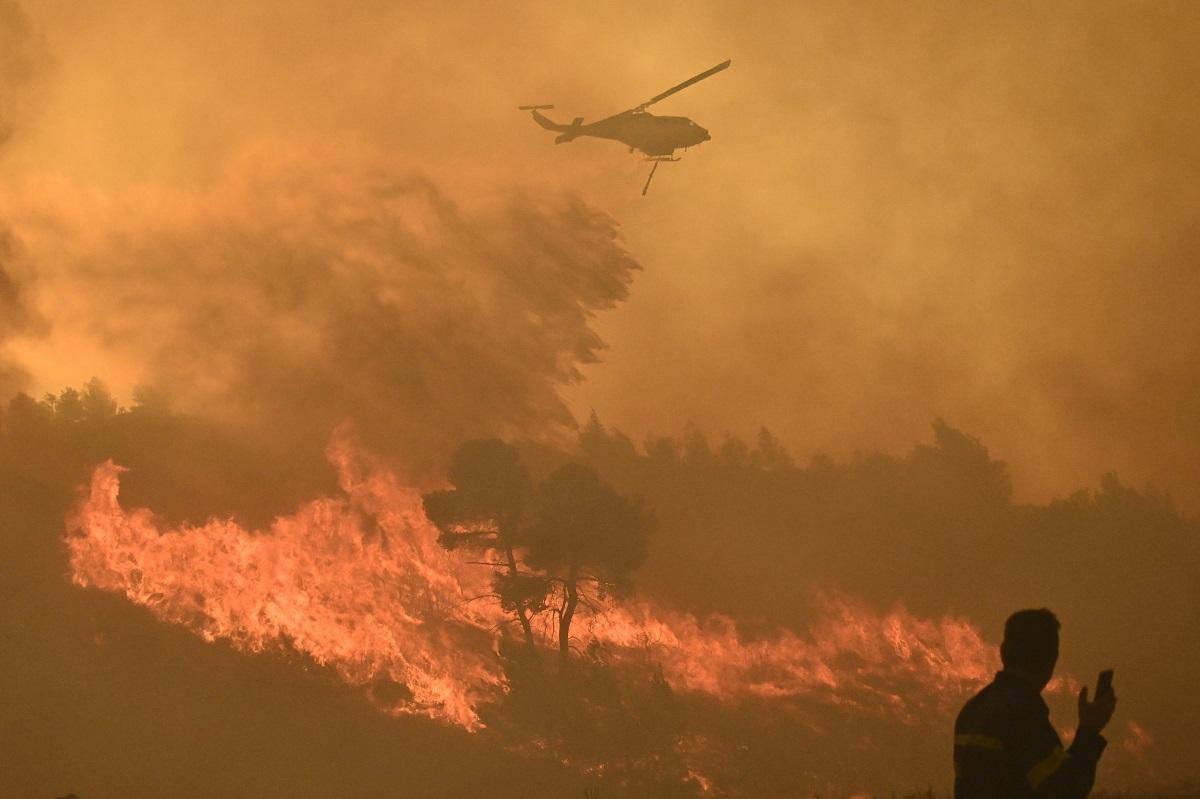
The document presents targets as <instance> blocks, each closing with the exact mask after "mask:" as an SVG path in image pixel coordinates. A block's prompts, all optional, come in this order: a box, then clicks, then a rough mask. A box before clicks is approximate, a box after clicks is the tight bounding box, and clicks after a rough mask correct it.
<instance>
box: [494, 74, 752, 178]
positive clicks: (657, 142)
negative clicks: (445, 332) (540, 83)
mask: <svg viewBox="0 0 1200 799" xmlns="http://www.w3.org/2000/svg"><path fill="white" fill-rule="evenodd" d="M732 63H733V60H732V59H730V60H728V61H724V62H722V63H720V64H717V65H716V66H715V67H713V68H712V69H707V70H705V71H704V72H701V73H700V74H699V75H693V76H692V77H690V78H688V79H687V80H685V81H684V82H683V83H680V84H678V85H675V86H672V87H671V88H669V89H667V90H666V91H665V92H662V93H661V94H656V95H654V96H653V97H651V98H650V99H649V100H647V101H646V102H644V103H642V104H641V105H636V106H634V107H633V108H630V109H629V110H627V111H622V112H621V113H619V114H613V115H612V116H610V117H605V118H604V119H601V120H598V121H596V122H591V123H589V124H587V125H585V124H583V117H575V119H574V120H573V121H572V122H571V124H570V125H560V124H559V123H557V122H555V121H554V120H552V119H550V118H549V117H547V116H546V115H545V114H543V113H542V111H546V110H549V109H551V108H554V106H553V105H521V106H517V109H518V110H519V111H532V112H533V121H534V122H536V123H538V124H539V125H541V126H542V127H543V128H545V129H546V130H552V131H554V132H556V133H558V134H559V135H558V136H557V137H555V139H554V143H555V144H564V143H566V142H571V141H574V140H575V139H578V138H580V137H581V136H593V137H595V138H598V139H614V140H615V141H619V142H621V143H622V144H625V145H627V146H628V147H629V152H631V153H632V152H633V151H634V150H638V151H639V152H641V153H642V154H643V155H645V156H646V160H647V161H653V162H654V166H652V167H651V168H650V176H649V177H648V178H646V185H645V186H643V187H642V195H643V196H644V195H645V194H646V191H647V190H649V188H650V181H651V180H653V179H654V172H655V170H657V169H658V165H659V164H660V163H662V162H663V161H678V160H679V158H678V156H676V155H675V151H676V150H678V149H679V148H681V147H682V148H683V149H684V150H687V148H689V147H694V146H695V145H697V144H702V143H704V142H706V141H708V140H709V139H710V138H712V137H711V136H709V135H708V131H707V130H705V129H704V128H702V127H700V126H699V125H697V124H696V123H695V122H693V121H692V120H690V119H688V118H687V117H666V116H662V117H660V116H655V115H654V114H651V113H650V112H649V111H647V110H646V109H647V108H649V107H650V106H652V105H654V104H655V103H657V102H658V101H660V100H665V99H666V98H668V97H670V96H671V95H672V94H675V93H676V92H679V91H683V90H684V89H686V88H687V87H688V86H691V85H692V84H694V83H699V82H700V81H702V80H704V79H705V78H709V77H712V76H713V75H715V74H717V73H718V72H720V71H722V70H724V69H728V68H729V65H730V64H732Z"/></svg>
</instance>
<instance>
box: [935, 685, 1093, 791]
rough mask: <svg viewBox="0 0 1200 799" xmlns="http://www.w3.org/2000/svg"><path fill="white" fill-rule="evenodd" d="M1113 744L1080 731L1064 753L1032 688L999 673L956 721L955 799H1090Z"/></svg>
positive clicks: (1046, 709)
mask: <svg viewBox="0 0 1200 799" xmlns="http://www.w3.org/2000/svg"><path fill="white" fill-rule="evenodd" d="M1106 745H1107V742H1106V741H1105V740H1104V738H1103V737H1102V736H1100V735H1099V734H1098V733H1095V732H1090V731H1088V730H1079V731H1078V732H1077V733H1076V734H1075V740H1074V741H1073V742H1072V743H1071V747H1070V749H1067V750H1065V751H1064V750H1063V748H1062V741H1060V740H1059V737H1058V733H1057V732H1055V731H1054V727H1053V725H1051V724H1050V709H1049V708H1048V707H1046V703H1045V702H1043V701H1042V697H1041V694H1040V693H1039V692H1038V691H1036V690H1034V688H1033V686H1031V685H1029V683H1027V682H1025V681H1024V680H1022V679H1020V678H1019V677H1015V676H1013V675H1011V674H1008V673H1006V672H1003V671H1001V672H998V673H997V674H996V679H995V680H993V681H992V683H991V684H990V685H988V686H987V687H986V688H984V689H983V690H982V691H980V692H979V693H978V694H976V695H975V696H974V697H973V698H972V699H971V700H970V701H968V702H967V704H966V705H965V706H964V707H963V709H962V712H960V713H959V714H958V719H957V720H956V721H955V722H954V797H955V799H1025V798H1026V797H1032V798H1033V799H1084V797H1086V796H1087V795H1088V793H1089V792H1090V791H1091V790H1092V784H1093V783H1094V782H1095V780H1096V763H1097V761H1098V760H1099V759H1100V754H1101V753H1102V752H1103V751H1104V747H1105V746H1106Z"/></svg>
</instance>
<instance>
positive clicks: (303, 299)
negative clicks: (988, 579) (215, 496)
mask: <svg viewBox="0 0 1200 799" xmlns="http://www.w3.org/2000/svg"><path fill="white" fill-rule="evenodd" d="M44 197H45V196H44ZM32 202H35V203H40V205H39V207H38V210H37V212H36V213H25V214H23V215H22V216H21V218H22V220H23V222H22V223H20V226H21V231H22V234H23V236H24V237H25V239H26V241H27V242H28V247H29V248H30V249H31V251H33V252H34V253H35V254H36V255H37V256H38V258H39V261H40V262H41V263H44V264H47V265H51V264H53V265H54V266H53V267H50V266H47V268H45V269H43V270H42V271H41V273H40V275H39V292H38V299H39V300H40V301H41V302H43V303H45V304H46V306H47V308H49V306H50V304H51V303H53V310H54V313H55V314H56V319H61V320H69V323H70V324H72V325H73V326H74V327H75V328H76V329H77V331H78V334H79V335H81V336H88V337H92V338H93V340H95V341H99V342H100V346H101V347H102V350H103V351H104V352H105V353H106V354H111V355H112V356H113V357H114V359H115V360H118V361H123V362H125V363H133V364H140V365H142V368H143V369H144V371H143V373H142V374H141V376H140V377H141V382H142V383H143V384H144V385H145V386H146V387H147V388H150V389H152V390H153V391H152V393H154V394H156V395H158V396H166V397H167V398H168V399H169V401H171V402H172V403H173V404H175V405H177V406H178V407H180V408H181V409H182V410H185V411H188V412H196V413H200V414H202V415H204V416H207V417H209V418H215V419H219V420H223V421H227V422H230V423H233V424H236V425H245V426H246V427H247V429H253V430H255V431H257V433H258V434H264V435H266V436H267V437H268V438H269V439H273V440H275V441H285V440H289V441H296V440H299V441H304V442H309V443H310V444H311V445H312V446H317V447H320V446H323V444H324V441H325V440H326V438H327V437H328V435H329V433H330V431H331V430H332V429H333V428H334V427H336V426H337V425H338V424H339V423H340V422H342V421H343V420H346V419H349V420H351V421H352V422H353V423H354V425H355V426H356V428H357V430H358V432H359V433H360V434H361V435H363V437H364V438H365V439H366V440H369V441H372V442H376V443H377V444H380V445H384V446H387V447H389V448H391V449H392V450H393V451H395V452H397V453H399V454H401V455H402V456H404V458H405V460H406V461H408V462H409V463H411V464H417V463H419V462H420V459H421V458H422V457H423V456H425V455H428V456H430V457H440V456H441V455H442V454H443V453H444V452H446V451H448V450H449V449H450V448H452V446H453V445H454V443H455V442H457V441H459V440H461V439H462V438H463V437H467V436H473V435H481V434H485V433H494V434H502V435H517V434H522V435H528V434H538V435H541V434H543V433H545V432H546V431H547V429H548V427H549V429H550V430H551V431H552V430H553V429H554V427H555V426H556V425H557V426H558V427H560V428H566V427H570V426H572V425H573V421H572V419H571V416H570V414H569V413H568V411H567V409H566V407H565V406H564V405H563V403H562V401H561V400H560V397H559V393H558V391H559V388H560V387H561V386H562V385H564V384H567V383H570V382H572V381H574V380H576V379H577V377H578V372H577V368H578V365H579V364H581V363H587V362H590V361H594V360H595V359H596V357H597V353H598V351H599V350H600V349H601V348H602V346H603V345H602V343H601V341H600V340H599V338H598V337H597V336H596V334H595V333H594V332H593V331H592V329H591V327H590V318H591V316H592V314H593V313H594V312H596V311H598V310H601V309H604V308H608V307H611V306H612V305H614V304H615V303H617V302H618V301H620V300H621V299H623V298H624V297H625V295H626V289H627V285H628V283H629V281H630V279H631V274H632V272H633V270H635V269H637V268H638V267H637V264H636V263H635V262H634V261H633V259H632V258H631V257H630V256H629V254H628V253H627V252H626V251H625V249H624V248H623V247H622V245H621V243H620V241H619V239H618V235H617V230H616V226H615V223H614V222H613V221H612V220H611V219H610V218H609V217H607V216H606V215H604V214H602V213H600V212H598V211H596V210H594V209H592V208H590V207H588V206H587V205H585V204H583V203H582V202H581V201H579V200H577V199H574V198H572V197H570V196H565V195H556V196H551V197H534V196H529V195H527V194H516V193H512V194H508V195H507V196H500V197H496V198H494V199H493V200H492V201H488V202H484V203H481V204H480V203H477V204H476V205H475V206H473V207H471V208H465V207H461V206H460V205H458V204H457V203H456V201H455V200H454V199H453V198H451V197H450V196H448V195H447V194H446V193H445V192H444V191H443V190H441V189H440V188H439V187H438V186H437V185H435V183H433V182H432V181H431V180H429V179H428V178H426V177H424V176H423V175H422V174H420V173H418V172H416V171H413V170H412V169H409V168H406V167H405V166H403V165H400V164H397V163H395V162H392V161H389V160H388V159H387V158H385V157H383V156H381V155H379V154H371V153H364V152H355V153H349V152H346V151H345V150H344V149H342V148H335V147H332V146H320V145H313V146H312V147H294V146H285V145H265V146H262V147H259V148H257V149H255V150H254V151H253V152H252V153H250V154H248V155H247V156H246V157H244V158H242V159H240V160H238V161H237V162H236V163H235V164H234V165H233V166H232V167H231V168H230V170H229V171H228V173H227V174H226V176H225V177H224V178H223V179H222V180H221V181H219V182H218V183H217V185H215V186H214V187H212V188H210V189H207V190H203V191H196V192H186V193H180V192H174V191H167V190H162V191H161V193H159V191H158V190H156V191H155V192H154V193H146V194H138V195H136V196H129V197H127V198H126V199H125V200H123V201H121V202H119V203H111V202H105V203H91V202H89V201H88V200H87V199H86V195H85V194H83V193H82V192H75V191H73V190H69V189H67V190H61V191H58V192H55V193H54V194H53V196H52V197H49V198H45V199H43V200H40V201H32Z"/></svg>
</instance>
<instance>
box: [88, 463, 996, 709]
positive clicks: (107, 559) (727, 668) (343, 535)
mask: <svg viewBox="0 0 1200 799" xmlns="http://www.w3.org/2000/svg"><path fill="white" fill-rule="evenodd" d="M330 458H331V460H332V461H333V463H334V465H335V467H336V468H337V470H338V474H339V476H340V482H341V487H342V490H343V494H344V495H343V496H341V497H338V498H324V499H317V500H313V501H311V502H308V503H306V504H304V505H303V506H302V507H301V508H300V509H299V510H298V511H297V512H296V513H295V514H293V515H291V516H287V517H283V518H280V519H278V520H276V522H275V523H274V524H273V525H272V527H271V528H270V529H269V530H267V531H263V532H256V531H249V530H246V529H243V528H242V527H240V526H238V525H237V524H235V523H233V522H230V521H212V522H209V523H208V524H205V525H203V526H200V527H190V528H184V529H179V530H161V529H160V527H159V525H158V524H157V523H156V521H155V519H154V518H153V515H152V514H151V512H150V511H148V510H144V509H141V510H133V511H126V510H124V509H122V508H121V507H120V505H119V503H118V499H117V494H118V489H119V477H120V473H121V471H122V469H121V467H119V466H116V465H114V464H112V463H111V462H110V463H106V464H103V465H101V466H99V467H97V469H96V470H95V472H94V474H93V476H92V483H91V489H90V492H89V494H88V495H87V497H86V499H85V501H84V503H83V504H82V506H81V507H80V509H79V510H78V512H77V513H76V515H75V516H74V517H73V519H72V520H71V522H70V525H69V528H70V532H69V534H68V539H67V545H68V548H69V551H70V559H71V569H72V578H73V580H74V581H75V582H76V583H77V584H79V585H81V586H94V587H98V588H102V589H105V590H109V591H115V592H120V593H123V594H125V595H126V596H127V597H129V598H130V599H131V600H132V601H134V602H136V603H138V604H139V605H143V606H145V607H147V608H150V609H151V610H152V611H153V612H154V613H155V614H156V615H158V616H159V617H160V618H162V619H163V620H166V621H170V622H174V623H179V624H183V625H186V626H187V627H189V628H190V629H192V630H194V631H195V632H197V633H198V634H199V635H201V636H203V637H204V638H205V639H206V640H209V641H212V640H216V639H218V638H221V639H226V640H228V641H230V642H231V643H232V644H233V645H234V646H236V647H238V648H241V649H243V650H246V651H261V650H263V649H265V648H267V647H271V646H281V645H290V646H291V647H293V648H295V649H296V650H298V651H299V652H302V653H305V654H306V655H308V656H310V657H312V658H313V660H315V661H316V662H317V663H320V664H323V665H328V666H330V667H332V668H334V669H336V671H337V672H338V674H340V675H341V677H342V678H343V679H345V680H346V681H347V682H349V683H351V684H354V685H360V686H364V687H365V689H366V690H367V691H368V693H369V695H370V696H371V697H372V699H373V701H375V702H376V704H378V705H379V706H380V707H381V708H382V709H384V710H385V711H387V712H392V713H418V714H423V715H427V716H430V717H432V718H436V719H440V720H443V721H446V722H449V723H451V724H455V725H458V726H460V727H463V728H465V729H472V730H473V729H478V728H480V727H481V726H482V723H481V722H480V718H479V709H480V707H481V706H482V705H483V704H484V703H486V702H488V701H491V700H495V699H498V698H500V697H501V696H502V694H503V693H504V692H505V690H506V687H507V686H506V681H505V676H504V670H503V663H502V661H501V659H500V657H499V655H498V650H499V643H500V637H501V636H502V635H504V634H506V633H505V632H503V631H504V629H505V628H506V625H505V623H506V622H508V621H511V617H510V616H508V615H507V614H505V613H503V612H502V611H501V610H500V608H499V606H498V605H497V604H496V603H495V602H494V601H493V600H492V599H490V598H488V597H487V595H488V594H489V593H490V591H491V587H490V583H491V576H492V575H491V572H490V570H489V569H488V568H486V567H480V566H475V565H471V564H469V563H466V562H465V561H464V560H463V559H460V558H459V557H458V555H457V554H455V553H450V552H447V551H445V550H443V549H442V548H441V547H440V546H439V545H438V544H437V535H438V532H437V530H436V528H434V527H433V525H431V524H430V523H429V521H428V520H427V519H426V518H425V516H424V514H423V512H422V505H421V498H420V495H419V494H418V492H417V491H415V490H414V489H411V488H409V487H407V486H404V485H402V484H400V483H399V482H398V481H397V479H396V478H395V476H394V475H392V474H391V473H390V472H388V471H386V470H384V469H380V468H376V467H375V466H373V465H371V463H370V461H369V460H368V459H367V458H365V457H364V456H362V455H361V454H359V453H357V452H356V451H355V450H354V448H353V447H351V446H350V445H349V444H347V443H345V442H343V441H337V442H335V443H334V444H333V446H331V449H330ZM481 597H482V598H481ZM815 610H816V617H815V618H816V620H815V621H814V622H813V623H812V625H811V626H810V629H809V633H808V635H806V636H801V635H799V634H797V633H795V632H791V631H783V632H778V633H774V634H772V635H771V636H769V637H758V638H746V637H744V636H743V635H741V634H740V633H739V631H738V629H737V627H736V626H735V624H734V622H733V621H732V620H731V619H728V618H725V617H721V616H713V617H709V618H707V619H698V618H697V617H695V616H694V615H691V614H686V613H680V612H676V611H670V610H664V609H662V608H659V607H656V606H654V605H652V604H650V603H648V602H645V601H626V602H624V603H622V602H616V601H612V602H607V603H604V604H601V605H599V606H597V608H596V609H595V611H593V612H590V613H589V614H587V615H585V616H584V617H582V618H581V619H580V620H579V621H578V622H577V626H576V627H575V628H573V636H572V638H573V639H574V640H573V647H577V648H578V650H580V651H582V652H589V653H591V654H593V655H595V656H597V657H602V658H604V659H605V660H606V661H608V662H609V663H611V665H612V667H614V668H620V667H621V664H622V663H625V662H630V663H634V662H636V663H638V664H640V665H641V666H645V665H646V664H647V663H650V664H653V666H654V667H655V668H661V674H662V676H663V677H664V678H665V679H666V681H667V683H668V684H669V685H670V687H671V688H672V689H673V690H675V691H682V692H689V693H696V694H703V695H708V696H712V697H715V698H717V699H719V700H721V701H728V702H736V701H757V702H770V703H781V704H788V703H791V702H793V701H797V700H799V701H803V702H804V703H812V702H815V703H818V704H822V705H828V706H839V707H842V708H846V709H852V710H854V711H855V712H859V713H866V714H871V715H887V716H891V717H894V718H898V719H900V720H909V719H911V718H914V717H915V716H916V715H918V714H919V713H920V712H921V711H922V710H927V709H931V708H937V709H938V710H942V711H944V710H946V709H947V708H948V707H949V706H952V705H953V704H954V703H955V702H957V701H959V700H960V699H961V697H962V695H963V694H964V693H965V692H966V691H968V690H970V689H972V688H974V687H977V686H978V685H980V684H982V683H983V682H986V681H987V680H988V679H989V678H990V676H991V673H992V671H994V669H995V668H996V667H997V666H998V663H996V662H995V649H994V647H991V646H989V645H987V644H986V643H985V642H984V641H983V640H982V639H981V638H980V636H979V634H978V632H977V631H976V630H975V629H974V628H973V627H972V626H971V625H970V624H968V623H967V622H965V621H962V620H959V619H953V618H944V619H940V620H936V621H931V620H924V619H919V618H917V617H915V616H913V615H912V614H910V613H908V612H907V611H906V610H904V609H903V608H900V607H897V608H896V609H894V610H892V611H891V612H889V613H886V614H879V613H877V612H874V611H873V610H872V609H870V608H869V607H868V606H867V605H866V604H865V603H861V602H857V601H855V600H852V599H848V598H846V597H842V596H824V597H818V599H817V603H816V608H815ZM538 621H539V622H540V623H542V624H544V625H547V627H546V628H545V629H547V630H548V629H549V627H552V626H553V620H552V619H551V618H550V614H549V613H545V614H543V615H542V616H541V617H539V619H538ZM552 640H553V638H552V636H551V635H549V634H545V633H544V634H543V644H544V645H546V646H547V647H550V646H551V645H552ZM547 654H549V653H548V652H547Z"/></svg>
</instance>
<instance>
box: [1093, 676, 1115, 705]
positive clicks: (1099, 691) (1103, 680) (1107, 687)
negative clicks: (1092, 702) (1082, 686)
mask: <svg viewBox="0 0 1200 799" xmlns="http://www.w3.org/2000/svg"><path fill="white" fill-rule="evenodd" d="M1112 680H1113V670H1112V669H1105V670H1104V671H1102V672H1100V678H1099V679H1098V680H1096V699H1099V698H1100V697H1102V696H1104V695H1105V694H1111V693H1112V689H1113V687H1112Z"/></svg>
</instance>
